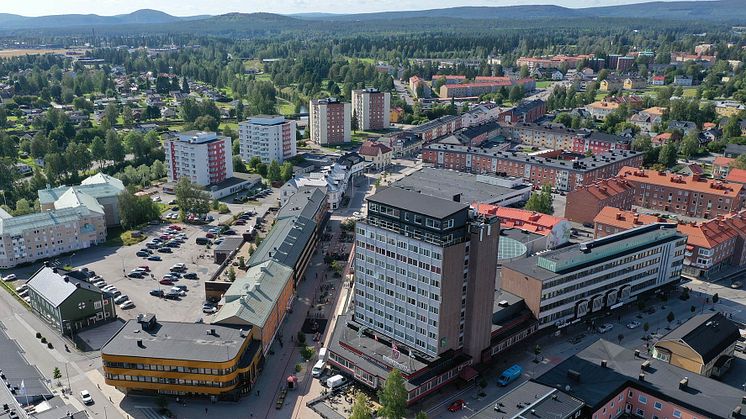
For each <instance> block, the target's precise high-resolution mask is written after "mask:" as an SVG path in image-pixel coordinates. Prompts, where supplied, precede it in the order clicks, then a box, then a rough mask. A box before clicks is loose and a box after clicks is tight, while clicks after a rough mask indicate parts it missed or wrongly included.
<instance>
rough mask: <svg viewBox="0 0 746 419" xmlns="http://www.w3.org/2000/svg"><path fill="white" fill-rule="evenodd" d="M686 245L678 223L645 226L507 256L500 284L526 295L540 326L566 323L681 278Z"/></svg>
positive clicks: (624, 301) (527, 303) (557, 325)
mask: <svg viewBox="0 0 746 419" xmlns="http://www.w3.org/2000/svg"><path fill="white" fill-rule="evenodd" d="M685 246H686V236H684V235H683V234H681V233H678V232H677V231H676V226H675V225H671V224H652V225H648V226H642V227H638V228H635V229H632V230H629V231H625V232H622V233H617V234H615V235H612V236H608V237H604V238H601V239H595V240H592V241H589V242H584V243H580V244H574V245H572V246H567V247H563V248H560V249H557V250H552V251H548V252H545V253H540V254H538V255H534V256H530V257H527V258H523V259H518V260H514V261H511V262H508V263H506V264H504V265H503V268H502V283H501V285H502V288H503V289H504V290H505V291H508V292H511V293H513V294H516V295H518V296H520V297H522V298H523V299H524V300H525V302H526V305H527V306H528V307H529V309H531V311H532V312H533V314H534V316H535V317H536V318H537V319H538V321H539V328H547V327H553V326H554V327H560V328H561V327H564V326H567V325H570V324H573V323H577V322H580V321H583V320H584V319H586V318H588V317H592V316H595V315H597V314H600V313H601V312H602V311H604V310H610V309H614V308H617V307H621V306H622V305H624V304H629V303H631V302H633V301H635V300H636V299H637V297H638V296H639V295H641V294H647V293H652V292H654V291H656V290H658V289H661V288H664V287H668V286H672V285H675V284H677V283H678V282H679V280H680V278H681V270H682V267H683V261H684V251H685Z"/></svg>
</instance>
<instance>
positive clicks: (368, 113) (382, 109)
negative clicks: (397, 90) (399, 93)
mask: <svg viewBox="0 0 746 419" xmlns="http://www.w3.org/2000/svg"><path fill="white" fill-rule="evenodd" d="M352 114H353V116H354V117H355V118H357V126H358V129H360V130H362V131H367V130H382V129H386V128H388V127H389V125H390V120H391V93H388V92H379V91H378V89H373V88H368V89H360V90H353V91H352Z"/></svg>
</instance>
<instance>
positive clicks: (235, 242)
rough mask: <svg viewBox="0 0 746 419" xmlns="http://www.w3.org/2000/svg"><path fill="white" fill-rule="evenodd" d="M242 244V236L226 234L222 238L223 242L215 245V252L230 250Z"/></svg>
mask: <svg viewBox="0 0 746 419" xmlns="http://www.w3.org/2000/svg"><path fill="white" fill-rule="evenodd" d="M242 244H243V237H242V236H228V237H225V238H224V239H223V242H222V243H220V244H219V245H217V246H215V251H216V252H232V251H234V250H236V249H238V248H239V247H241V245H242Z"/></svg>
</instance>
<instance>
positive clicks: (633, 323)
mask: <svg viewBox="0 0 746 419" xmlns="http://www.w3.org/2000/svg"><path fill="white" fill-rule="evenodd" d="M638 327H640V322H638V321H637V320H632V321H631V322H629V323H627V329H636V328H638Z"/></svg>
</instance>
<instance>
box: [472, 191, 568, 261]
mask: <svg viewBox="0 0 746 419" xmlns="http://www.w3.org/2000/svg"><path fill="white" fill-rule="evenodd" d="M474 207H475V209H476V211H477V212H478V213H480V214H485V215H494V216H496V217H497V218H499V219H500V228H501V229H502V230H507V229H511V228H515V229H518V230H520V231H523V232H525V233H530V234H537V235H539V236H544V237H545V238H546V239H545V240H539V241H540V242H541V244H543V245H544V247H543V248H542V249H541V250H545V249H552V248H555V247H557V246H559V245H562V244H565V243H567V242H568V241H569V239H570V230H572V226H571V225H570V223H569V222H568V221H567V220H566V219H564V218H561V217H555V216H552V215H547V214H542V213H540V212H536V211H528V210H524V209H520V208H511V207H506V206H498V205H491V204H483V203H479V204H476V205H474ZM537 244H539V243H537Z"/></svg>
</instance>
